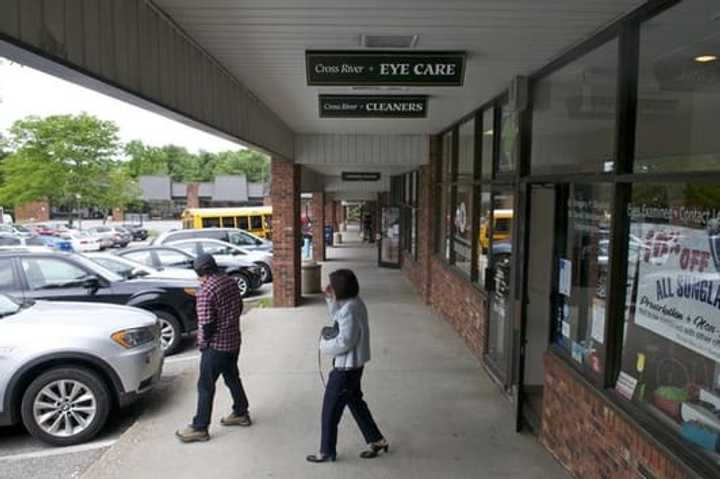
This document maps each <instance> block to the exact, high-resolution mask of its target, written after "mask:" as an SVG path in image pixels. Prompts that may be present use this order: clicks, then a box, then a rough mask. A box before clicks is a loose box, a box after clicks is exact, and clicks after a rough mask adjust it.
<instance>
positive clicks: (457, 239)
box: [453, 184, 474, 275]
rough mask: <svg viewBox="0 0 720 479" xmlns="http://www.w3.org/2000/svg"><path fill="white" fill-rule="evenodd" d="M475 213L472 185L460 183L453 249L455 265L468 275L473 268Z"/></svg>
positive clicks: (456, 202)
mask: <svg viewBox="0 0 720 479" xmlns="http://www.w3.org/2000/svg"><path fill="white" fill-rule="evenodd" d="M473 215H474V211H473V201H472V185H469V184H461V185H458V187H457V195H456V201H455V217H454V223H455V224H454V235H453V249H454V251H455V265H456V266H457V267H458V268H459V269H460V270H462V271H463V272H464V273H467V274H468V275H470V273H471V269H472V221H473Z"/></svg>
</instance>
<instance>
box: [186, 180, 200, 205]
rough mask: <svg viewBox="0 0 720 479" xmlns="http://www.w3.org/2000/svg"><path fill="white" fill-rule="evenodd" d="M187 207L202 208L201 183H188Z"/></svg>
mask: <svg viewBox="0 0 720 479" xmlns="http://www.w3.org/2000/svg"><path fill="white" fill-rule="evenodd" d="M186 196H187V207H188V208H200V185H199V184H198V183H188V184H187V193H186Z"/></svg>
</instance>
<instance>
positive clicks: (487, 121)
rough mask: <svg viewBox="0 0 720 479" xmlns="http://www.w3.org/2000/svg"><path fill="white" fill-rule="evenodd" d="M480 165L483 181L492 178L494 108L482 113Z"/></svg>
mask: <svg viewBox="0 0 720 479" xmlns="http://www.w3.org/2000/svg"><path fill="white" fill-rule="evenodd" d="M482 130H483V132H482V165H481V173H482V178H483V180H487V179H490V178H492V172H493V155H494V153H495V145H494V141H493V140H494V138H495V136H494V132H495V108H488V109H487V110H485V111H484V112H483V120H482Z"/></svg>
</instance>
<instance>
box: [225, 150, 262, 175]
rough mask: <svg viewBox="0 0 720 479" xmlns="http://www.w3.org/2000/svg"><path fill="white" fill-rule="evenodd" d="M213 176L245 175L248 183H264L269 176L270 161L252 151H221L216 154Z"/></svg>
mask: <svg viewBox="0 0 720 479" xmlns="http://www.w3.org/2000/svg"><path fill="white" fill-rule="evenodd" d="M217 157H218V161H217V163H216V165H215V168H214V175H245V176H246V177H247V179H248V181H252V182H265V181H267V180H268V179H269V176H270V160H269V158H268V157H267V156H265V155H263V154H262V153H259V152H257V151H252V150H239V151H223V152H220V153H218V154H217Z"/></svg>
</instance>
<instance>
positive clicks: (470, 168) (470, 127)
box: [457, 120, 475, 181]
mask: <svg viewBox="0 0 720 479" xmlns="http://www.w3.org/2000/svg"><path fill="white" fill-rule="evenodd" d="M459 131H460V136H459V139H460V144H459V145H458V147H459V148H458V175H457V181H472V180H473V179H474V173H475V120H470V121H467V122H465V123H463V124H462V125H460V128H459Z"/></svg>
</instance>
